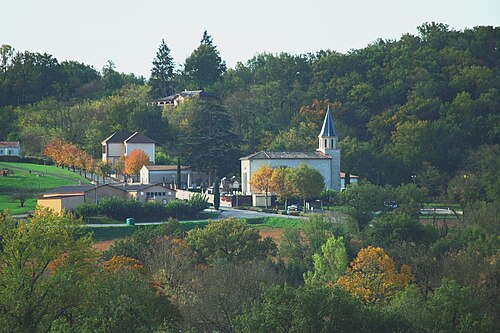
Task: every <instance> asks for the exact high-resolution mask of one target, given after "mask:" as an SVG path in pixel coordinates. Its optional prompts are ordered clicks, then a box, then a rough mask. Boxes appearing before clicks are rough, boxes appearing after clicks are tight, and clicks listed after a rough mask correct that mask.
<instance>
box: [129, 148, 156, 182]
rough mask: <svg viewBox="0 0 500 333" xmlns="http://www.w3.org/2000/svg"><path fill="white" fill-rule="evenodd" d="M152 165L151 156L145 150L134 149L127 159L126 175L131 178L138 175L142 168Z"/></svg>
mask: <svg viewBox="0 0 500 333" xmlns="http://www.w3.org/2000/svg"><path fill="white" fill-rule="evenodd" d="M150 163H151V162H150V159H149V156H148V154H146V153H145V152H144V150H142V149H134V150H132V152H131V153H130V155H128V156H127V158H126V159H125V173H126V174H127V175H130V176H133V175H138V174H139V172H140V171H141V168H142V167H143V166H145V165H148V164H150Z"/></svg>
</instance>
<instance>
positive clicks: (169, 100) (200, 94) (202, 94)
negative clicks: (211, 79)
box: [154, 90, 217, 108]
mask: <svg viewBox="0 0 500 333" xmlns="http://www.w3.org/2000/svg"><path fill="white" fill-rule="evenodd" d="M194 97H197V98H201V99H202V100H206V101H213V100H216V99H217V97H216V96H215V95H212V94H210V93H207V92H206V91H204V90H184V91H182V92H180V93H177V94H174V95H170V96H167V97H163V98H159V99H157V100H155V101H154V103H155V104H156V105H159V106H167V105H168V106H170V107H174V108H175V107H177V106H178V105H180V104H182V103H183V102H184V100H185V99H186V98H194Z"/></svg>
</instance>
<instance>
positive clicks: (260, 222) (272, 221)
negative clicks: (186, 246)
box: [85, 217, 303, 242]
mask: <svg viewBox="0 0 500 333" xmlns="http://www.w3.org/2000/svg"><path fill="white" fill-rule="evenodd" d="M247 222H248V224H249V225H250V226H251V227H253V228H256V229H269V228H270V229H300V228H301V227H302V226H303V225H302V220H299V219H288V218H284V217H259V218H252V219H247ZM207 223H208V222H207V220H205V221H191V222H181V223H180V225H179V226H180V227H181V229H182V230H184V231H189V230H191V229H194V228H204V227H205V226H206V225H207ZM158 227H159V225H154V226H144V225H140V224H136V225H135V226H126V225H125V223H124V224H123V227H115V226H109V227H98V228H92V227H85V229H86V230H87V231H88V232H92V233H93V236H92V238H93V239H94V241H96V242H103V241H107V240H112V239H120V238H125V237H127V236H130V235H132V233H133V232H134V231H135V230H137V228H158Z"/></svg>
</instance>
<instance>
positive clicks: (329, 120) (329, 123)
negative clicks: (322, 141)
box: [318, 105, 337, 137]
mask: <svg viewBox="0 0 500 333" xmlns="http://www.w3.org/2000/svg"><path fill="white" fill-rule="evenodd" d="M324 136H337V132H336V131H335V126H333V117H332V113H331V112H330V105H328V109H327V110H326V115H325V120H323V127H321V132H319V135H318V137H324Z"/></svg>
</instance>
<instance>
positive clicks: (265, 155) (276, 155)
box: [240, 151, 332, 160]
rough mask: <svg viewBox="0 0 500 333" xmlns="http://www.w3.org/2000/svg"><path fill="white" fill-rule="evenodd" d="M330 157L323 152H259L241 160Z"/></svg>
mask: <svg viewBox="0 0 500 333" xmlns="http://www.w3.org/2000/svg"><path fill="white" fill-rule="evenodd" d="M330 158H332V157H331V156H330V155H326V154H323V153H322V152H319V151H315V152H304V151H259V152H258V153H254V154H251V155H248V156H244V157H242V158H240V160H272V159H275V160H281V159H301V160H306V159H330Z"/></svg>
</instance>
